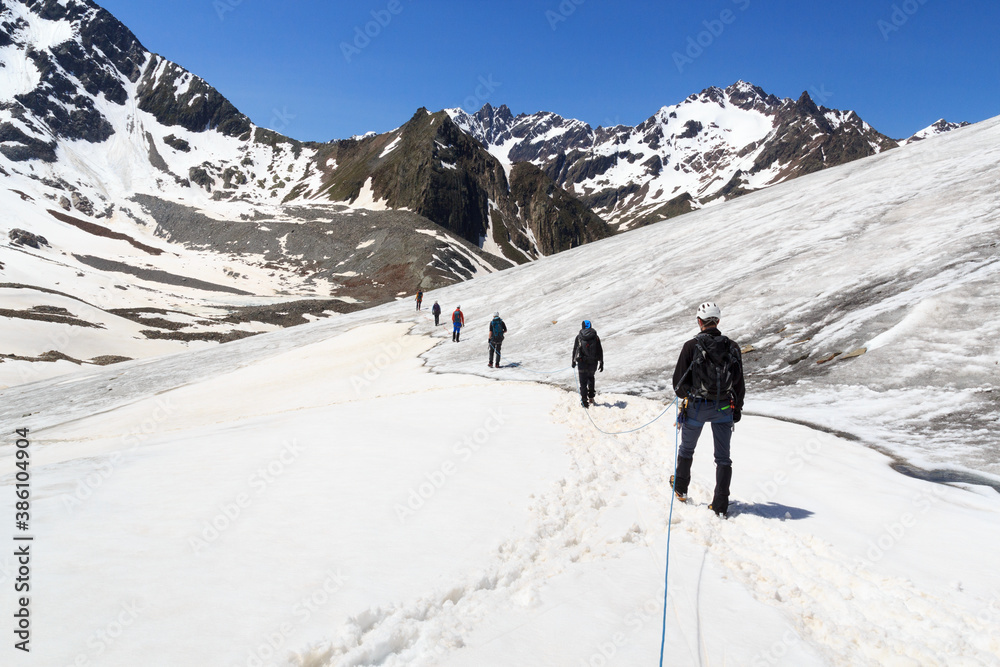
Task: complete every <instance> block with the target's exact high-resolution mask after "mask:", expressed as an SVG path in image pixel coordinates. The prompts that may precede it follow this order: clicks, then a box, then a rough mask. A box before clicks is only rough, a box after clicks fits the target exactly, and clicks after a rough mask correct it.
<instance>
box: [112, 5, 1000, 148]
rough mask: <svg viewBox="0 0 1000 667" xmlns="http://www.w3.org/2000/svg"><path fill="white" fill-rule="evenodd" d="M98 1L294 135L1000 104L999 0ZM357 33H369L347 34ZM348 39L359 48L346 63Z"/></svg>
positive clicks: (922, 120)
mask: <svg viewBox="0 0 1000 667" xmlns="http://www.w3.org/2000/svg"><path fill="white" fill-rule="evenodd" d="M98 2H99V3H100V4H101V5H102V6H104V7H105V8H106V9H108V10H109V11H110V12H111V13H113V14H114V15H115V16H117V17H118V18H119V19H120V20H121V21H122V22H123V23H125V25H126V26H128V27H129V28H130V29H131V30H132V31H133V32H134V33H135V34H136V36H137V37H138V38H139V40H140V41H141V42H142V43H143V44H144V45H145V46H146V48H148V49H149V50H151V51H154V52H156V53H159V54H161V55H163V56H165V57H166V58H169V59H170V60H173V61H175V62H177V63H178V64H180V65H182V66H183V67H186V68H187V69H189V70H191V71H192V72H194V73H195V74H198V75H199V76H201V77H203V78H205V79H206V80H207V81H208V82H209V83H210V84H212V85H214V86H215V87H216V88H218V89H219V90H220V91H221V92H222V93H223V94H224V95H225V96H226V97H228V98H229V99H230V100H231V101H232V102H233V103H234V104H235V105H236V106H237V107H238V108H239V109H240V110H241V111H243V112H244V113H246V114H247V115H248V116H250V118H251V119H252V120H253V121H254V122H255V123H257V124H259V125H263V126H265V127H272V128H274V129H279V130H280V131H282V132H284V133H285V134H287V135H289V136H292V137H295V138H297V139H303V140H318V141H325V140H330V139H337V138H343V137H347V136H350V135H352V134H356V133H361V132H365V131H367V130H375V131H378V132H384V131H387V130H390V129H392V128H394V127H397V126H399V125H401V124H403V123H404V122H406V120H408V119H409V118H410V116H411V115H412V114H413V112H414V111H415V110H416V109H417V108H419V107H421V106H425V107H427V108H429V109H431V110H438V109H442V108H446V107H455V106H472V105H473V104H474V105H475V107H476V108H478V107H479V106H481V103H482V102H487V101H488V102H490V103H491V104H493V105H494V106H498V105H500V104H507V105H508V106H509V107H510V108H511V110H512V111H513V112H514V113H515V114H517V113H520V112H527V113H532V112H535V111H540V110H545V111H553V112H555V113H558V114H560V115H562V116H566V117H572V118H579V119H581V120H584V121H586V122H588V123H590V124H591V125H594V126H597V125H609V124H615V123H625V124H629V125H635V124H637V123H640V122H642V121H643V120H645V119H646V118H648V117H649V116H651V115H652V114H653V113H655V112H656V110H657V109H659V108H660V107H662V106H664V105H668V104H675V103H677V102H679V101H681V100H683V99H684V98H685V97H687V96H688V95H690V94H692V93H696V92H698V91H700V90H702V89H704V88H706V87H708V86H712V85H717V86H726V85H728V84H731V83H733V82H734V81H737V80H739V79H744V80H746V81H750V82H752V83H755V84H757V85H759V86H761V87H762V88H763V89H764V90H766V91H768V92H770V93H773V94H775V95H778V96H779V97H798V96H799V95H800V94H801V93H802V91H804V90H809V91H811V92H813V93H815V94H814V98H816V99H817V102H820V103H823V104H824V105H825V106H828V107H831V108H839V109H853V110H855V111H857V112H858V114H859V115H860V116H861V117H862V118H864V119H865V120H867V121H868V122H869V123H870V124H871V125H873V126H874V127H875V128H876V129H878V130H880V131H882V132H884V133H885V134H888V135H889V136H892V137H894V138H901V137H906V136H909V135H910V134H912V133H913V132H915V131H916V130H919V129H921V128H923V127H925V126H927V125H929V124H930V123H932V122H934V121H935V120H937V119H938V118H941V117H945V118H947V119H948V120H952V121H962V120H967V121H970V122H976V121H980V120H984V119H986V118H989V117H991V116H995V115H998V114H1000V89H998V83H1000V47H998V46H997V44H998V43H1000V39H998V38H997V34H996V30H997V27H998V26H1000V3H998V2H996V1H995V0H973V1H969V2H945V1H944V0H896V1H895V2H893V1H892V0H886V1H882V0H840V1H838V2H802V1H801V0H798V1H792V0H774V1H769V2H768V1H765V0H698V1H697V2H691V1H689V0H684V1H680V0H674V1H667V2H652V1H651V2H629V1H622V0H619V1H612V0H561V2H560V0H538V1H535V2H532V1H529V0H498V1H494V2H486V1H479V0H364V1H360V2H343V1H338V0H285V1H277V0H271V1H267V0H172V1H171V2H155V3H144V2H142V3H140V2H135V1H134V0H98ZM372 12H375V16H374V17H373V14H372ZM724 12H728V13H724ZM376 18H381V19H382V22H383V23H386V25H384V26H382V25H379V24H378V23H375V22H374V21H375V19H376ZM386 19H389V20H388V21H386ZM706 22H707V24H706ZM366 25H367V27H368V30H369V32H370V33H372V34H375V36H374V37H371V38H367V39H368V40H369V41H368V43H367V44H366V43H365V41H364V39H358V40H357V42H355V39H356V36H357V35H356V29H361V30H362V31H363V30H364V29H365V28H366ZM699 39H700V41H701V43H702V45H703V46H701V45H699V46H696V47H691V42H690V41H689V40H693V41H695V42H697V41H698V40H699ZM344 43H347V44H351V45H352V46H353V47H354V48H357V45H360V46H362V47H363V48H361V49H359V52H351V53H350V54H349V56H350V58H349V59H348V57H345V54H344V52H343V44H344ZM699 48H700V49H701V51H699V50H698V49H699ZM689 49H690V50H689ZM675 54H680V55H681V56H683V58H684V59H689V60H684V59H681V60H678V58H677V57H676V56H675ZM481 79H482V80H483V81H487V82H491V83H490V85H488V86H484V85H483V84H482V83H481Z"/></svg>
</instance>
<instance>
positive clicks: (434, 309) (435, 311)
mask: <svg viewBox="0 0 1000 667" xmlns="http://www.w3.org/2000/svg"><path fill="white" fill-rule="evenodd" d="M431 315H433V316H434V326H437V325H439V324H441V322H439V321H438V320H439V319H440V318H441V306H439V305H438V302H437V301H435V302H434V305H433V306H431Z"/></svg>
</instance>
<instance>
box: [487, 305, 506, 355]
mask: <svg viewBox="0 0 1000 667" xmlns="http://www.w3.org/2000/svg"><path fill="white" fill-rule="evenodd" d="M505 333H507V325H506V324H504V323H503V320H501V319H500V313H493V321H491V322H490V337H489V343H490V368H493V353H494V352H496V353H497V368H500V348H501V347H502V346H503V335H504V334H505Z"/></svg>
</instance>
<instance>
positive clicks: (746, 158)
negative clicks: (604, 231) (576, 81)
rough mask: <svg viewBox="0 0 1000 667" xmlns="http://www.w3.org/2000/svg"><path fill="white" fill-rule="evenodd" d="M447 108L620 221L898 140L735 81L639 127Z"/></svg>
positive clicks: (507, 158) (808, 103) (686, 206)
mask: <svg viewBox="0 0 1000 667" xmlns="http://www.w3.org/2000/svg"><path fill="white" fill-rule="evenodd" d="M448 112H449V114H450V115H451V116H452V117H453V118H454V120H455V122H456V123H457V124H458V125H459V126H460V127H462V128H463V129H464V130H466V131H467V132H469V133H470V134H472V135H473V136H475V137H476V138H477V139H478V140H479V141H480V142H482V143H483V145H484V146H485V147H486V148H487V150H489V151H490V152H491V153H492V154H493V155H495V156H496V157H497V158H498V159H499V160H501V161H502V162H504V163H505V164H507V165H513V164H516V163H518V162H531V163H532V164H534V165H536V166H537V167H539V168H540V169H542V170H543V171H544V172H545V173H546V174H548V175H549V176H550V177H551V178H552V179H553V180H554V181H555V182H556V183H558V184H559V185H561V186H562V187H564V188H565V189H566V190H567V191H568V192H570V193H571V194H574V195H576V196H577V197H578V198H579V199H580V200H581V201H582V202H583V203H584V204H586V205H588V206H589V207H591V208H592V210H594V212H596V213H597V214H598V215H600V216H601V217H602V218H603V219H604V220H606V221H608V222H609V223H611V224H612V225H613V226H615V227H616V228H617V229H629V228H632V227H636V226H641V225H644V224H649V223H651V222H657V221H659V220H663V219H665V218H669V217H673V216H675V215H680V214H682V213H686V212H688V211H691V210H694V209H696V208H701V207H703V206H705V205H709V204H711V203H712V202H714V201H717V200H720V199H731V198H733V197H735V196H739V195H740V194H744V193H746V192H751V191H753V190H758V189H761V188H764V187H767V186H769V185H773V184H775V183H780V182H783V181H787V180H789V179H791V178H795V177H796V176H801V175H805V174H809V173H813V172H815V171H819V170H821V169H824V168H827V167H831V166H836V165H838V164H844V163H846V162H850V161H852V160H856V159H859V158H862V157H867V156H870V155H875V154H877V153H880V152H883V151H886V150H889V149H892V148H896V147H897V146H898V145H900V142H897V141H895V140H893V139H891V138H889V137H887V136H885V135H884V134H882V133H880V132H878V131H877V130H875V129H874V128H872V127H871V126H870V125H869V124H868V123H866V122H864V121H863V120H862V119H861V118H860V117H859V116H858V115H857V114H856V113H855V112H853V111H839V110H836V109H828V108H826V107H824V106H821V105H817V104H816V103H815V102H814V101H813V100H812V98H811V97H810V95H809V94H808V93H807V92H804V93H803V94H802V95H801V96H800V97H799V98H798V99H795V100H793V99H787V98H786V99H781V98H778V97H776V96H774V95H771V94H769V93H767V92H765V91H764V90H763V89H762V88H760V87H758V86H755V85H753V84H750V83H747V82H745V81H738V82H736V83H735V84H733V85H731V86H728V87H726V88H724V89H723V88H717V87H712V88H707V89H705V90H703V91H702V92H700V93H698V94H695V95H691V96H690V97H688V98H687V99H685V100H684V101H683V102H681V103H679V104H675V105H671V106H665V107H663V108H661V109H660V110H659V111H658V112H657V113H656V114H654V115H653V116H651V117H650V118H648V119H647V120H646V121H644V122H643V123H640V124H639V125H637V126H635V127H630V126H626V125H616V126H614V127H597V128H592V127H591V126H590V125H588V124H587V123H584V122H582V121H579V120H574V119H567V118H563V117H561V116H559V115H557V114H554V113H551V112H539V113H535V114H519V115H517V116H514V115H513V114H512V113H511V111H510V109H508V108H507V107H506V106H500V107H497V108H494V107H492V106H490V105H488V104H487V105H486V106H484V107H483V108H482V109H480V110H479V111H478V112H476V113H475V114H469V113H467V112H465V111H463V110H461V109H450V110H448Z"/></svg>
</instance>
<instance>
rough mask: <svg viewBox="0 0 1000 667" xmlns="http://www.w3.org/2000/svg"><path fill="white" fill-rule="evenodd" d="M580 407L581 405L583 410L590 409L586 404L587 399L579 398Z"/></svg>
mask: <svg viewBox="0 0 1000 667" xmlns="http://www.w3.org/2000/svg"><path fill="white" fill-rule="evenodd" d="M580 405H582V406H583V407H585V408H589V407H590V404H589V403H587V399H585V398H581V399H580Z"/></svg>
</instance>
